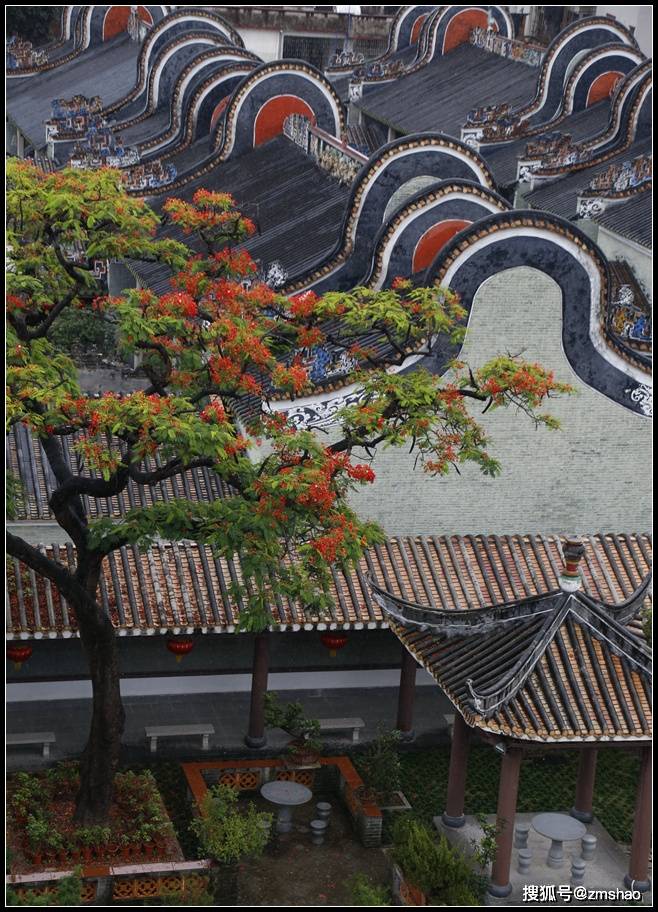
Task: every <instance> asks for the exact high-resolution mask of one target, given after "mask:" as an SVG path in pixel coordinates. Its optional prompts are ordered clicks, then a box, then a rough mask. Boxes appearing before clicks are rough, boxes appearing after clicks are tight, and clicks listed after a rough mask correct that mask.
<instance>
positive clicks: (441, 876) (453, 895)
mask: <svg viewBox="0 0 658 912" xmlns="http://www.w3.org/2000/svg"><path fill="white" fill-rule="evenodd" d="M393 859H394V861H395V863H396V864H397V865H399V867H400V868H401V869H402V872H403V874H404V877H405V880H408V881H409V882H410V883H412V884H413V885H414V886H415V887H418V888H419V889H420V890H422V891H423V893H425V894H426V895H427V896H428V897H429V899H430V903H431V904H432V905H448V906H456V905H464V906H478V905H480V904H481V903H480V894H481V889H482V883H481V880H480V878H479V877H478V875H477V874H476V873H475V871H474V870H473V869H472V867H471V865H470V863H469V861H468V860H467V859H466V858H465V857H464V855H462V854H461V852H458V851H457V850H456V849H454V848H453V847H452V846H451V845H450V843H449V842H448V840H447V839H446V837H445V836H444V835H441V836H439V838H438V839H437V838H436V837H435V836H434V834H433V833H432V831H431V830H430V829H429V827H427V826H425V824H423V823H421V822H420V821H419V820H417V819H416V818H414V817H411V816H409V815H407V814H405V815H404V816H401V817H400V818H399V819H398V820H397V821H396V823H395V826H394V827H393Z"/></svg>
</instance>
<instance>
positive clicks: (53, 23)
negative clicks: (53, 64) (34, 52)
mask: <svg viewBox="0 0 658 912" xmlns="http://www.w3.org/2000/svg"><path fill="white" fill-rule="evenodd" d="M5 13H6V16H7V18H6V23H5V25H6V34H7V35H19V36H20V37H21V38H24V39H25V40H27V41H31V42H32V43H33V44H34V45H41V44H47V43H48V42H49V41H51V40H52V38H53V36H54V35H55V34H56V33H57V27H58V24H59V21H60V16H61V14H62V7H61V6H6V7H5Z"/></svg>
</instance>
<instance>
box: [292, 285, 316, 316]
mask: <svg viewBox="0 0 658 912" xmlns="http://www.w3.org/2000/svg"><path fill="white" fill-rule="evenodd" d="M317 303H318V296H317V295H316V293H315V292H314V291H305V292H303V293H302V294H298V295H295V296H294V297H293V298H291V299H290V313H291V314H292V315H293V316H294V317H310V316H312V315H313V313H314V311H315V307H316V304H317Z"/></svg>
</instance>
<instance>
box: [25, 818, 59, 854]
mask: <svg viewBox="0 0 658 912" xmlns="http://www.w3.org/2000/svg"><path fill="white" fill-rule="evenodd" d="M53 823H54V822H53V819H52V815H51V814H49V813H47V812H46V811H45V810H42V811H40V812H38V813H36V814H28V816H27V823H26V824H25V835H26V836H27V841H28V842H29V844H30V847H31V848H32V849H35V850H43V851H46V852H56V851H57V850H58V849H61V848H63V846H64V840H63V839H62V836H61V834H60V833H58V832H57V831H56V830H55V829H54V826H53Z"/></svg>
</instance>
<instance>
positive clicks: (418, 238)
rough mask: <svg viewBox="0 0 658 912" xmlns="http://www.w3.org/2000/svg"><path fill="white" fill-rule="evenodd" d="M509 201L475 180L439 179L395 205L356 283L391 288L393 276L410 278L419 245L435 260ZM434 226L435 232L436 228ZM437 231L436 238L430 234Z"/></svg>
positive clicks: (506, 207)
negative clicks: (456, 237)
mask: <svg viewBox="0 0 658 912" xmlns="http://www.w3.org/2000/svg"><path fill="white" fill-rule="evenodd" d="M509 208H510V206H509V203H508V202H507V200H505V199H504V198H503V197H502V196H500V195H499V194H498V193H494V192H493V191H492V190H489V189H487V188H486V187H483V186H482V185H481V184H477V183H475V182H474V181H467V180H451V181H447V180H445V181H440V182H438V183H436V184H433V185H432V186H430V187H427V188H425V189H424V190H422V191H420V192H419V193H417V194H416V195H415V196H413V197H411V199H408V200H406V201H405V203H404V204H403V205H402V206H400V207H398V208H397V209H396V210H395V211H394V212H393V213H392V214H391V215H390V216H389V218H388V219H387V221H386V223H385V224H384V225H382V227H381V229H380V230H379V232H378V233H377V235H376V236H375V239H374V242H373V245H372V253H371V257H370V264H369V269H368V272H367V273H366V274H365V275H364V276H363V278H362V279H361V280H360V281H359V283H358V284H359V285H367V286H369V287H373V288H384V287H389V286H390V285H391V283H392V282H393V280H394V279H395V278H396V277H397V276H410V275H412V274H413V273H414V272H416V271H417V269H415V268H414V266H415V262H416V257H417V254H418V252H419V249H420V245H421V244H425V248H424V251H423V252H424V254H425V256H426V257H427V256H428V255H429V256H430V261H433V260H434V258H435V256H436V255H437V254H438V252H439V250H440V249H441V247H442V246H443V245H444V244H446V243H447V242H448V240H449V239H450V237H452V236H453V235H454V234H456V233H458V231H459V230H462V228H463V227H466V226H467V225H469V224H472V223H474V222H477V221H479V220H480V219H482V218H486V217H487V216H488V215H491V214H492V213H494V212H505V211H507V210H508V209H509ZM437 229H438V231H437ZM433 232H437V233H436V235H435V236H434V237H432V233H433Z"/></svg>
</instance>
